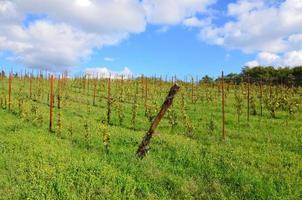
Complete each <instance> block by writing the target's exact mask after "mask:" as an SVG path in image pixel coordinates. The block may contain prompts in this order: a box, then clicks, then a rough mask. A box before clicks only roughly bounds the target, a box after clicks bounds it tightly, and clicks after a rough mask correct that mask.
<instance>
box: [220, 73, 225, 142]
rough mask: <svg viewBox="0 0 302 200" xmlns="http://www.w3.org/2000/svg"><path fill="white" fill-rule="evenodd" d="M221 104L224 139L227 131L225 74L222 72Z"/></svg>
mask: <svg viewBox="0 0 302 200" xmlns="http://www.w3.org/2000/svg"><path fill="white" fill-rule="evenodd" d="M221 101H222V102H221V105H222V139H223V140H225V139H226V133H225V111H224V103H225V102H224V75H223V71H222V73H221Z"/></svg>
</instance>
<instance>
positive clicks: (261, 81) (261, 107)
mask: <svg viewBox="0 0 302 200" xmlns="http://www.w3.org/2000/svg"><path fill="white" fill-rule="evenodd" d="M262 93H263V92H262V78H261V80H260V115H261V117H262Z"/></svg>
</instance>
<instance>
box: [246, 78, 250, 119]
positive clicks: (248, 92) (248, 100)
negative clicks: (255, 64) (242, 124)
mask: <svg viewBox="0 0 302 200" xmlns="http://www.w3.org/2000/svg"><path fill="white" fill-rule="evenodd" d="M247 121H248V122H249V121H250V76H247Z"/></svg>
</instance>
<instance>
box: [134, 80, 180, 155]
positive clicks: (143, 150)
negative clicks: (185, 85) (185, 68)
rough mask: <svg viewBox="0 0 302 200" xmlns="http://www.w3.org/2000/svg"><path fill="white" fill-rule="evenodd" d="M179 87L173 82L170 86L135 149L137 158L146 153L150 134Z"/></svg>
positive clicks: (151, 134) (170, 103)
mask: <svg viewBox="0 0 302 200" xmlns="http://www.w3.org/2000/svg"><path fill="white" fill-rule="evenodd" d="M179 89H180V87H179V86H178V85H177V84H174V85H173V86H172V87H171V89H170V92H169V94H168V96H167V97H166V100H165V102H164V103H163V105H162V107H161V109H160V111H159V113H158V114H157V116H156V117H155V119H154V120H153V122H152V124H151V126H150V128H149V130H148V132H147V133H146V135H145V136H144V138H143V141H142V142H141V144H140V145H139V147H138V149H137V152H136V154H137V156H138V157H139V158H141V159H143V158H144V157H145V155H146V153H147V152H148V145H149V143H150V141H151V138H152V136H153V135H154V133H155V129H156V128H157V126H158V124H159V122H160V121H161V119H162V118H163V117H164V115H165V113H166V111H167V110H168V108H169V107H170V106H171V105H172V103H173V99H174V97H175V95H176V93H177V92H178V91H179Z"/></svg>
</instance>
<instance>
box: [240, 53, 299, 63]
mask: <svg viewBox="0 0 302 200" xmlns="http://www.w3.org/2000/svg"><path fill="white" fill-rule="evenodd" d="M245 65H246V66H248V67H255V66H276V67H284V66H286V67H296V66H301V65H302V50H300V51H290V52H286V53H284V54H282V55H281V56H280V55H277V54H273V53H268V52H261V53H259V54H258V56H257V58H256V60H253V61H249V62H247V63H246V64H245Z"/></svg>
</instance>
